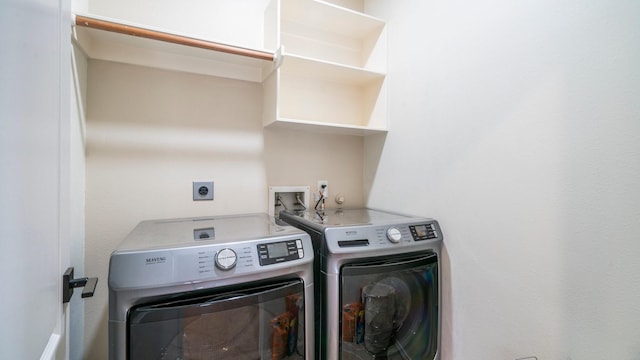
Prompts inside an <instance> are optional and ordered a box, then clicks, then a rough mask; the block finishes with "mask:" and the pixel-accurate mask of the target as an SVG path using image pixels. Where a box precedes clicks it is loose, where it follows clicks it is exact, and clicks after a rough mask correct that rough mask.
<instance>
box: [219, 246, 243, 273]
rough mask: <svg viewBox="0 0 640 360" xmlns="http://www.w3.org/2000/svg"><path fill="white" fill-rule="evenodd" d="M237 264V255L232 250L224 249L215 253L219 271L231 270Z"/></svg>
mask: <svg viewBox="0 0 640 360" xmlns="http://www.w3.org/2000/svg"><path fill="white" fill-rule="evenodd" d="M237 262H238V255H237V254H236V252H235V251H233V250H232V249H229V248H226V249H222V250H220V251H218V252H217V253H216V266H217V267H218V269H220V270H224V271H227V270H231V269H233V268H234V267H235V266H236V263H237Z"/></svg>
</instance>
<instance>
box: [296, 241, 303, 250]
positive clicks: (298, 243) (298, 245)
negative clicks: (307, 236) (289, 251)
mask: <svg viewBox="0 0 640 360" xmlns="http://www.w3.org/2000/svg"><path fill="white" fill-rule="evenodd" d="M296 246H297V247H298V249H302V240H300V239H298V240H296Z"/></svg>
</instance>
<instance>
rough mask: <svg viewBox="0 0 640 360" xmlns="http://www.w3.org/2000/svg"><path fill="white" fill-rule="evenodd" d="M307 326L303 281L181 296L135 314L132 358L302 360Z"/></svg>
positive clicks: (130, 328)
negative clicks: (305, 325) (305, 327)
mask: <svg viewBox="0 0 640 360" xmlns="http://www.w3.org/2000/svg"><path fill="white" fill-rule="evenodd" d="M176 297H177V298H176ZM304 322H305V319H304V285H303V283H302V281H301V280H294V281H288V282H284V283H282V282H281V283H277V284H269V285H261V286H255V287H250V288H246V287H245V288H235V289H226V290H224V291H222V292H220V291H216V292H212V291H209V292H207V293H202V292H198V293H194V294H181V295H178V296H174V298H172V299H165V301H162V302H155V303H153V304H147V305H141V306H137V307H135V308H133V309H132V310H131V311H130V313H129V317H128V321H127V327H128V352H127V353H128V358H129V359H132V360H134V359H135V360H137V359H172V360H174V359H216V360H218V359H229V360H232V359H233V360H239V359H240V360H242V359H251V360H256V359H269V360H272V359H302V358H304V353H305V348H304V347H305V341H304V340H305V334H304V325H303V324H304Z"/></svg>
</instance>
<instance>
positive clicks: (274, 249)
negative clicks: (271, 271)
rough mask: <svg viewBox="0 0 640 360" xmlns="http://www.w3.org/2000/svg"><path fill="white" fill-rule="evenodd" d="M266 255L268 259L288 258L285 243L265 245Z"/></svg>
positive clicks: (287, 249)
mask: <svg viewBox="0 0 640 360" xmlns="http://www.w3.org/2000/svg"><path fill="white" fill-rule="evenodd" d="M267 254H268V255H269V258H270V259H271V258H278V257H285V256H289V248H287V243H285V242H281V243H275V244H267Z"/></svg>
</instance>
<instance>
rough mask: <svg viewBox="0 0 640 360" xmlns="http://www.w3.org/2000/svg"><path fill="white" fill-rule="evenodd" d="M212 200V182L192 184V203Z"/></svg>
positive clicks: (195, 182)
mask: <svg viewBox="0 0 640 360" xmlns="http://www.w3.org/2000/svg"><path fill="white" fill-rule="evenodd" d="M200 200H213V181H194V182H193V201H200Z"/></svg>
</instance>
